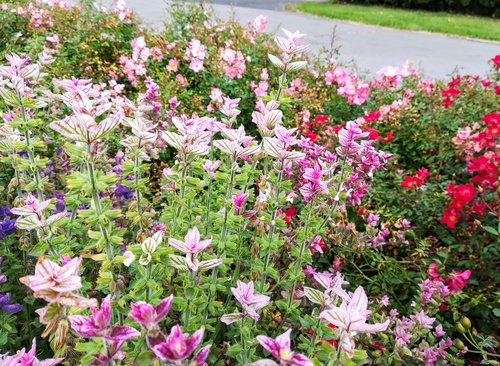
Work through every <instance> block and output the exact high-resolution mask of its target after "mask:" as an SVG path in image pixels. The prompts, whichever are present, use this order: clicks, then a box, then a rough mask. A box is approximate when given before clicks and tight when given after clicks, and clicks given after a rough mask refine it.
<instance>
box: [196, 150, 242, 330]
mask: <svg viewBox="0 0 500 366" xmlns="http://www.w3.org/2000/svg"><path fill="white" fill-rule="evenodd" d="M234 164H236V161H235V159H231V161H230V163H229V164H228V165H229V168H230V169H231V175H230V178H229V184H228V187H227V193H226V199H225V200H224V222H223V224H222V228H221V233H220V237H219V243H218V244H217V251H216V255H217V258H220V256H221V254H222V253H221V252H222V250H224V249H225V241H226V235H227V219H228V217H229V209H230V207H229V205H228V202H229V200H230V199H231V197H232V195H233V186H234V176H235V169H233V165H234ZM218 274H219V267H218V266H217V267H215V268H214V269H213V270H212V279H211V283H212V284H216V283H217V276H218ZM214 297H215V291H212V290H210V294H209V296H208V302H207V304H210V303H211V302H212V301H213V298H214ZM207 318H208V306H207V307H205V310H204V312H203V323H205V322H206V321H207ZM218 323H220V319H219V321H218Z"/></svg>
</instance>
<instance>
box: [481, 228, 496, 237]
mask: <svg viewBox="0 0 500 366" xmlns="http://www.w3.org/2000/svg"><path fill="white" fill-rule="evenodd" d="M483 229H484V230H486V231H487V232H489V233H490V234H493V235H497V236H498V231H496V230H495V228H492V227H491V226H483Z"/></svg>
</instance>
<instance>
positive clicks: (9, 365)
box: [0, 338, 64, 366]
mask: <svg viewBox="0 0 500 366" xmlns="http://www.w3.org/2000/svg"><path fill="white" fill-rule="evenodd" d="M62 360H64V358H48V359H46V360H42V361H38V359H37V358H36V338H33V343H32V346H31V349H30V351H29V352H28V353H26V351H25V349H24V348H23V349H22V350H21V351H18V352H17V353H16V354H15V355H13V356H9V355H8V354H7V353H6V354H3V355H0V365H3V366H18V365H21V366H53V365H57V364H58V363H60V362H61V361H62Z"/></svg>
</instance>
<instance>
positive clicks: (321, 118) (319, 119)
mask: <svg viewBox="0 0 500 366" xmlns="http://www.w3.org/2000/svg"><path fill="white" fill-rule="evenodd" d="M326 121H328V116H323V115H322V114H319V115H318V116H317V117H316V118H315V119H314V123H315V124H317V125H322V124H323V123H325V122H326Z"/></svg>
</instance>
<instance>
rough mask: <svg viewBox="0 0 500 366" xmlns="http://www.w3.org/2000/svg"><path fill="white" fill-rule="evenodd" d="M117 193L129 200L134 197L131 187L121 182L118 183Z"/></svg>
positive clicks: (118, 195)
mask: <svg viewBox="0 0 500 366" xmlns="http://www.w3.org/2000/svg"><path fill="white" fill-rule="evenodd" d="M115 195H116V196H117V197H121V198H124V199H126V200H128V199H131V198H132V197H134V191H132V190H131V189H130V188H129V187H126V186H124V185H122V184H121V183H116V190H115Z"/></svg>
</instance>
